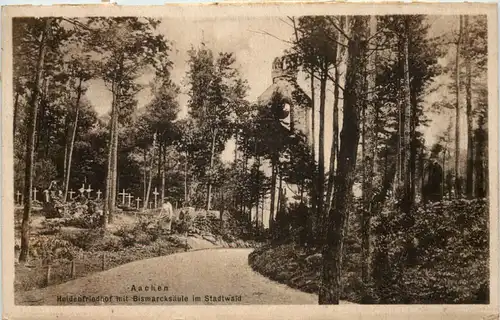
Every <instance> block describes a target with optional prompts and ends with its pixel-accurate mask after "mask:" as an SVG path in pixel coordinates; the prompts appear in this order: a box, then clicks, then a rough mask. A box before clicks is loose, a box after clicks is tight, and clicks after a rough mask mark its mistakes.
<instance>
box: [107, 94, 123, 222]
mask: <svg viewBox="0 0 500 320" xmlns="http://www.w3.org/2000/svg"><path fill="white" fill-rule="evenodd" d="M115 111H116V112H115V116H114V122H115V128H114V129H115V134H114V136H113V162H112V172H113V179H112V180H111V186H112V190H111V197H110V200H111V201H110V210H109V212H110V216H109V219H108V221H109V222H110V223H112V222H113V214H114V211H115V208H116V195H117V193H118V192H117V190H118V186H117V184H118V136H119V134H120V131H119V124H118V115H119V113H120V100H119V99H117V101H116V107H115Z"/></svg>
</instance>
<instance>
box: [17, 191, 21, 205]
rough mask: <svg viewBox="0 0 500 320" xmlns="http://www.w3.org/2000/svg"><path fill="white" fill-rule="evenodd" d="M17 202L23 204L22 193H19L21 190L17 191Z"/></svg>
mask: <svg viewBox="0 0 500 320" xmlns="http://www.w3.org/2000/svg"><path fill="white" fill-rule="evenodd" d="M16 202H17V203H21V192H19V190H17V193H16Z"/></svg>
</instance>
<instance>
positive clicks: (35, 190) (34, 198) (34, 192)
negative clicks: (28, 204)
mask: <svg viewBox="0 0 500 320" xmlns="http://www.w3.org/2000/svg"><path fill="white" fill-rule="evenodd" d="M37 192H38V190H37V189H36V188H33V200H36V193H37Z"/></svg>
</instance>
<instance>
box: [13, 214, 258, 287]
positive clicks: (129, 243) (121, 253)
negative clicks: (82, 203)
mask: <svg viewBox="0 0 500 320" xmlns="http://www.w3.org/2000/svg"><path fill="white" fill-rule="evenodd" d="M20 211H21V210H17V211H16V226H15V231H16V233H15V235H16V239H15V241H16V252H15V254H16V259H17V257H18V255H19V252H18V250H17V249H18V247H19V243H20V222H21V221H20V219H18V218H17V216H19V215H20V214H21V212H20ZM45 221H46V219H45V217H44V216H43V215H42V214H41V213H40V211H35V212H34V213H33V216H32V219H31V223H30V226H31V231H30V233H31V240H30V243H31V246H30V259H29V262H28V263H27V264H19V263H17V261H16V264H15V279H14V290H15V292H16V296H17V295H18V294H21V293H23V292H27V291H31V290H35V289H40V288H44V287H47V286H53V285H57V284H60V283H64V282H67V281H70V280H72V279H74V278H79V277H85V276H88V275H91V274H93V273H96V272H100V271H103V270H108V269H111V268H115V267H117V266H120V265H123V264H126V263H129V262H132V261H137V260H143V259H148V258H153V257H159V256H165V255H170V254H173V253H179V252H185V251H188V250H200V249H209V248H223V247H232V248H238V247H240V248H241V247H243V248H246V247H255V246H258V244H257V243H254V242H249V241H243V240H241V239H237V238H235V237H233V236H231V237H229V239H227V237H226V240H223V239H222V237H221V236H220V235H218V234H215V233H216V232H211V230H206V229H207V228H205V230H204V231H201V230H198V229H197V230H196V231H195V232H193V233H188V234H182V235H181V234H173V233H169V234H167V233H159V232H158V231H159V230H157V229H153V230H150V229H148V228H146V227H145V224H144V223H141V222H140V221H138V219H137V218H136V217H135V216H134V214H133V213H128V212H127V213H121V214H117V215H115V219H114V221H113V224H110V225H108V228H107V230H106V231H105V232H103V231H102V230H99V229H85V228H78V227H73V226H63V227H61V228H60V229H58V230H57V231H56V232H48V231H47V226H46V224H45ZM202 222H203V223H205V222H206V221H202ZM213 225H214V226H218V223H214V224H213ZM48 257H49V258H50V259H48ZM47 261H50V263H47ZM72 263H73V265H74V267H73V268H74V269H73V271H74V272H73V275H72ZM48 264H50V282H49V283H48V284H47V280H46V279H47V269H48Z"/></svg>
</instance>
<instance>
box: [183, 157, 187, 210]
mask: <svg viewBox="0 0 500 320" xmlns="http://www.w3.org/2000/svg"><path fill="white" fill-rule="evenodd" d="M185 157H186V160H185V162H184V206H187V204H188V153H187V152H186V156H185Z"/></svg>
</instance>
